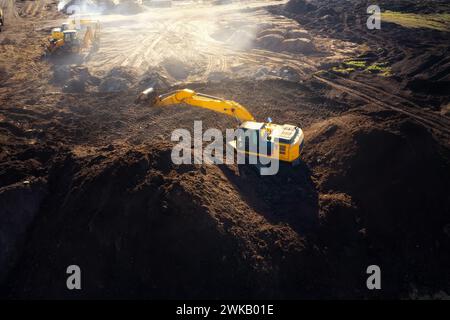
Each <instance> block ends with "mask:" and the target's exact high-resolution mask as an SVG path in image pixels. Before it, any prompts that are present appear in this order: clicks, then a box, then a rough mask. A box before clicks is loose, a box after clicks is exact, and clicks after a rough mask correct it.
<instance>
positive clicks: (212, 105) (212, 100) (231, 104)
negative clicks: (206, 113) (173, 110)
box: [140, 88, 255, 122]
mask: <svg viewBox="0 0 450 320" xmlns="http://www.w3.org/2000/svg"><path fill="white" fill-rule="evenodd" d="M144 99H145V100H149V99H150V100H153V101H151V106H153V107H165V106H169V105H176V104H183V103H185V104H188V105H191V106H195V107H199V108H204V109H209V110H212V111H215V112H219V113H223V114H226V115H228V116H231V117H235V118H237V119H238V120H239V121H240V122H244V121H254V120H255V118H254V117H253V115H252V114H251V113H250V112H249V111H248V110H247V109H246V108H245V107H243V106H242V105H240V104H239V103H237V102H235V101H231V100H224V99H221V98H217V97H213V96H209V95H206V94H202V93H197V92H195V91H193V90H189V89H182V90H176V91H172V92H169V93H166V94H163V95H159V96H158V95H156V94H155V93H154V90H153V89H152V88H149V89H147V90H145V91H144V92H143V93H142V94H141V96H140V100H144Z"/></svg>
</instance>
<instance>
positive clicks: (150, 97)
mask: <svg viewBox="0 0 450 320" xmlns="http://www.w3.org/2000/svg"><path fill="white" fill-rule="evenodd" d="M157 97H158V93H157V92H156V91H155V89H153V88H148V89H145V90H144V91H142V92H141V94H140V95H139V96H138V97H137V99H136V102H145V103H147V104H148V105H149V106H150V107H153V105H154V104H155V102H156V98H157Z"/></svg>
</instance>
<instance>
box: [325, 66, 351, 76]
mask: <svg viewBox="0 0 450 320" xmlns="http://www.w3.org/2000/svg"><path fill="white" fill-rule="evenodd" d="M331 70H332V71H333V72H335V73H338V74H341V75H344V76H347V75H349V74H350V73H352V72H353V71H355V68H344V67H342V68H341V67H333V68H332V69H331Z"/></svg>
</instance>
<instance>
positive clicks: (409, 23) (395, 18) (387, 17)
mask: <svg viewBox="0 0 450 320" xmlns="http://www.w3.org/2000/svg"><path fill="white" fill-rule="evenodd" d="M381 21H387V22H392V23H396V24H399V25H401V26H403V27H406V28H427V29H434V30H439V31H445V32H450V13H435V14H416V13H402V12H395V11H385V12H382V13H381Z"/></svg>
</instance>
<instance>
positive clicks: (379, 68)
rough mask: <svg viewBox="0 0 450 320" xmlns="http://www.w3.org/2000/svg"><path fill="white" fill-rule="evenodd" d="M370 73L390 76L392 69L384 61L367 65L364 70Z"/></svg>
mask: <svg viewBox="0 0 450 320" xmlns="http://www.w3.org/2000/svg"><path fill="white" fill-rule="evenodd" d="M365 71H367V72H370V73H378V74H379V75H380V76H383V77H390V76H392V70H391V68H390V67H388V66H386V64H385V63H374V64H372V65H370V66H369V67H367V69H366V70H365Z"/></svg>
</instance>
